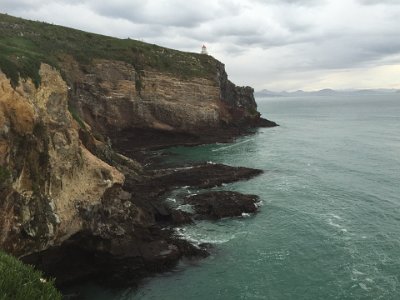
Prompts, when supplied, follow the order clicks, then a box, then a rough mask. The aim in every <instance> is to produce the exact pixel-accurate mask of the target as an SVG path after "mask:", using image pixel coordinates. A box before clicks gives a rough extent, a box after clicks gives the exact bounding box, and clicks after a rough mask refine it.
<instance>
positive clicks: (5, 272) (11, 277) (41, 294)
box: [0, 251, 62, 300]
mask: <svg viewBox="0 0 400 300" xmlns="http://www.w3.org/2000/svg"><path fill="white" fill-rule="evenodd" d="M61 298H62V296H61V293H60V292H59V291H58V290H57V289H56V288H55V287H54V281H53V280H49V281H48V280H45V279H43V275H42V273H41V272H39V271H36V270H34V269H33V268H32V267H31V266H28V265H24V264H23V263H22V262H21V261H19V260H18V259H16V258H14V257H12V256H9V255H7V254H5V253H3V252H1V251H0V300H27V299H32V300H33V299H35V300H36V299H38V300H39V299H40V300H47V299H48V300H57V299H61Z"/></svg>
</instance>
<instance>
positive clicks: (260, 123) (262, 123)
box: [257, 118, 279, 127]
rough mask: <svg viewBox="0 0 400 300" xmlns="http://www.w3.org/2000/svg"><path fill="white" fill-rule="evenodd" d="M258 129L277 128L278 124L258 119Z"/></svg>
mask: <svg viewBox="0 0 400 300" xmlns="http://www.w3.org/2000/svg"><path fill="white" fill-rule="evenodd" d="M257 125H258V127H275V126H279V125H278V124H276V123H275V122H274V121H270V120H267V119H264V118H260V119H259V120H258V124H257Z"/></svg>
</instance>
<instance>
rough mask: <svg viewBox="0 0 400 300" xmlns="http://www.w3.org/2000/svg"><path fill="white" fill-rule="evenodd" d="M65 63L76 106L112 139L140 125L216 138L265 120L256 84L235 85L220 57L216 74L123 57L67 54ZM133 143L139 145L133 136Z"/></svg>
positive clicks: (88, 121)
mask: <svg viewBox="0 0 400 300" xmlns="http://www.w3.org/2000/svg"><path fill="white" fill-rule="evenodd" d="M63 65H64V66H65V68H66V69H67V70H68V72H67V73H66V74H67V81H68V83H69V84H70V86H71V93H70V102H71V105H72V106H74V107H75V108H76V110H77V111H78V113H79V115H81V116H82V118H83V120H85V122H87V123H88V124H89V125H90V127H91V128H92V130H94V131H96V132H98V133H101V134H104V135H106V136H110V137H112V138H115V137H121V136H122V137H125V136H126V134H127V132H129V131H132V130H135V129H140V130H141V131H142V134H143V133H144V132H147V131H149V130H150V131H151V132H153V134H154V132H157V133H158V134H160V135H162V134H163V133H165V134H171V133H176V134H190V135H192V136H195V137H198V138H200V137H204V136H209V137H214V138H215V139H217V138H218V137H219V136H221V135H223V134H228V131H227V129H234V128H236V129H238V128H241V129H242V130H243V129H245V128H247V127H250V126H256V125H257V123H258V122H259V120H260V114H259V113H258V112H257V104H256V102H255V100H254V96H253V89H252V88H250V87H237V86H235V85H234V84H233V83H232V82H230V81H229V80H228V77H227V74H226V72H225V69H224V65H223V64H221V63H219V62H216V66H217V68H216V72H215V74H211V76H208V77H190V78H184V77H181V76H177V75H174V74H171V73H168V72H160V71H157V70H143V69H142V70H138V69H136V68H135V67H134V66H133V65H131V64H128V63H125V62H120V61H110V60H94V61H93V62H92V63H91V64H89V65H85V66H82V65H79V64H78V63H77V62H76V61H74V60H73V59H72V58H68V59H66V60H65V63H64V64H63ZM128 134H129V133H128ZM136 134H137V135H140V133H138V132H136ZM236 134H237V133H236ZM228 135H230V136H231V135H234V133H233V132H231V133H229V134H228ZM183 139H185V137H183ZM131 142H132V146H134V145H135V141H134V138H132V139H131ZM182 142H183V141H182Z"/></svg>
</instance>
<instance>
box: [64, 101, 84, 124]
mask: <svg viewBox="0 0 400 300" xmlns="http://www.w3.org/2000/svg"><path fill="white" fill-rule="evenodd" d="M68 110H69V112H70V114H71V116H72V117H73V118H74V120H75V121H76V122H77V123H78V125H79V126H80V127H81V129H83V130H86V126H85V123H84V122H83V121H82V119H81V117H80V116H79V114H78V112H77V110H76V109H75V107H73V106H72V105H71V104H70V103H68Z"/></svg>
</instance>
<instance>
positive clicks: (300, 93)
mask: <svg viewBox="0 0 400 300" xmlns="http://www.w3.org/2000/svg"><path fill="white" fill-rule="evenodd" d="M396 93H397V94H399V95H400V90H398V89H362V90H357V89H354V90H332V89H323V90H319V91H303V90H298V91H295V92H286V91H283V92H273V91H270V90H265V89H264V90H261V91H258V92H255V96H256V97H258V98H263V97H299V96H307V97H308V96H334V95H348V96H350V95H382V94H396Z"/></svg>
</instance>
